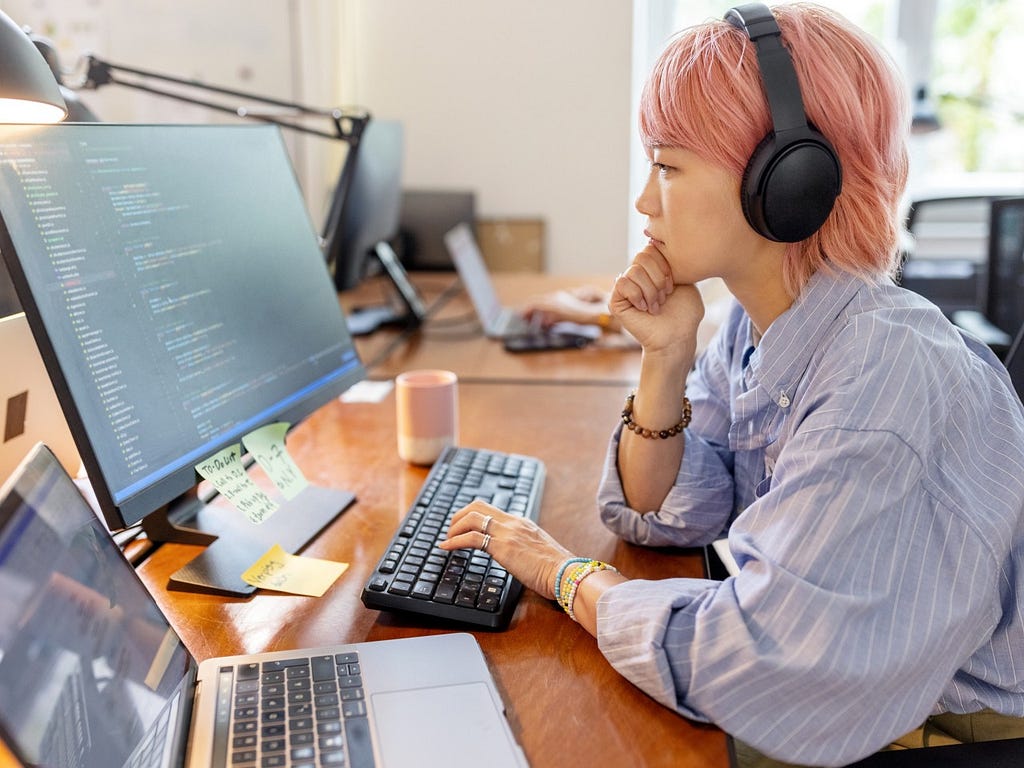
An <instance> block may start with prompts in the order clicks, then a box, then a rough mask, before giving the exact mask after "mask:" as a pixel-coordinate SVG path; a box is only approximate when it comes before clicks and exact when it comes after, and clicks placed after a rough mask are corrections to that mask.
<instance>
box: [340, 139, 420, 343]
mask: <svg viewBox="0 0 1024 768" xmlns="http://www.w3.org/2000/svg"><path fill="white" fill-rule="evenodd" d="M403 146H404V133H403V130H402V124H401V123H399V122H395V121H388V120H370V121H369V122H368V123H367V124H366V127H365V128H364V129H363V132H362V135H361V136H360V139H359V142H358V144H357V145H356V146H355V147H353V148H352V149H351V150H350V151H351V152H353V153H354V154H353V155H352V157H351V158H349V160H348V162H347V163H346V168H345V172H346V173H347V174H351V178H349V179H345V178H344V177H343V178H342V180H341V181H340V182H339V185H338V189H337V191H336V198H335V201H334V202H333V204H332V206H331V211H330V213H329V214H328V222H327V226H326V228H325V229H326V231H325V241H326V244H325V251H326V253H325V256H326V258H327V262H328V264H331V265H332V266H333V269H334V282H335V286H336V287H337V288H338V289H339V290H346V289H349V288H354V287H355V286H357V285H359V283H360V282H362V281H363V280H364V279H365V278H366V277H367V276H368V275H369V274H370V272H371V270H372V269H373V268H374V267H375V266H376V265H378V264H379V266H381V267H383V268H384V270H385V272H386V274H387V276H388V278H389V279H390V280H391V282H392V283H393V284H394V287H395V296H394V298H395V299H397V301H398V303H397V304H391V303H387V304H384V305H373V306H366V307H359V308H357V309H356V310H354V311H353V312H351V313H350V314H349V317H348V324H349V330H350V331H351V332H352V333H353V334H355V335H361V334H364V333H370V332H371V331H373V330H375V329H376V328H378V327H379V326H381V325H392V324H403V325H411V326H415V325H418V324H419V322H420V321H421V320H422V319H423V317H424V316H425V315H426V308H425V306H424V304H423V300H422V299H421V298H420V296H419V293H418V292H417V291H416V289H415V288H414V287H413V286H412V284H411V283H410V282H409V279H408V276H407V275H406V273H405V270H404V268H403V267H402V265H401V263H400V262H399V260H398V257H397V256H396V255H395V252H394V250H393V249H392V247H391V244H390V241H391V240H392V238H394V237H395V236H396V235H397V234H398V222H399V216H400V213H401V206H402V152H403ZM339 195H340V197H339Z"/></svg>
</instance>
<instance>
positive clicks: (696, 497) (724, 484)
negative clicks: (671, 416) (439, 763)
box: [597, 425, 734, 547]
mask: <svg viewBox="0 0 1024 768" xmlns="http://www.w3.org/2000/svg"><path fill="white" fill-rule="evenodd" d="M621 434H622V426H621V425H619V426H618V427H617V428H616V430H615V433H614V434H613V435H612V439H611V440H610V441H609V446H608V454H607V455H606V457H605V464H604V472H603V474H602V477H601V485H600V487H599V489H598V494H597V503H598V508H599V509H600V513H601V520H602V522H603V523H604V524H605V525H606V526H607V527H608V528H609V530H611V531H612V532H614V533H615V534H616V535H617V536H619V537H620V538H622V539H624V540H626V541H628V542H631V543H633V544H644V545H646V546H652V547H665V546H675V547H690V546H696V545H699V544H707V543H709V542H711V541H712V540H714V539H715V538H717V536H718V535H719V534H720V533H721V532H722V531H723V530H724V529H725V527H726V526H727V525H728V522H729V517H730V515H731V514H732V511H733V504H734V502H733V499H734V494H733V487H734V483H733V478H732V474H731V472H730V471H729V470H728V468H727V467H726V466H725V463H724V462H723V460H722V456H721V454H720V453H719V452H718V451H716V450H715V449H714V448H713V447H711V446H710V445H709V444H707V443H706V442H705V441H704V440H703V438H701V437H700V436H698V435H696V434H695V433H691V432H690V431H689V430H687V431H686V449H685V451H684V453H683V460H682V462H681V464H680V467H679V474H678V475H677V477H676V482H675V485H674V486H673V487H672V490H671V491H670V492H669V494H668V496H667V497H666V498H665V501H664V502H663V503H662V505H661V507H660V508H659V509H656V510H648V511H640V510H636V509H633V508H632V507H630V506H629V505H628V504H626V501H625V494H624V493H623V490H622V480H621V479H620V477H619V470H618V453H619V437H620V436H621Z"/></svg>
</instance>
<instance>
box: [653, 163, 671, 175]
mask: <svg viewBox="0 0 1024 768" xmlns="http://www.w3.org/2000/svg"><path fill="white" fill-rule="evenodd" d="M651 168H653V169H654V170H655V171H657V172H658V174H659V175H661V176H664V175H665V174H666V173H668V172H669V171H671V170H672V168H671V166H668V165H665V164H664V163H657V162H652V163H651Z"/></svg>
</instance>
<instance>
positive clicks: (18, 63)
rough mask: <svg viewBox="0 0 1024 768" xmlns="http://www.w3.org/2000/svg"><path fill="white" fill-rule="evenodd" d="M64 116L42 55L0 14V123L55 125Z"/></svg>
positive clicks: (64, 109)
mask: <svg viewBox="0 0 1024 768" xmlns="http://www.w3.org/2000/svg"><path fill="white" fill-rule="evenodd" d="M67 114H68V110H67V106H66V105H65V104H64V99H63V98H62V97H61V94H60V86H58V84H57V80H56V79H55V78H54V76H53V72H51V71H50V67H49V65H48V64H47V63H46V60H45V59H44V58H43V55H42V54H41V53H39V51H38V50H37V49H36V46H35V44H34V43H33V42H32V40H31V38H29V36H28V35H26V34H25V31H24V30H23V29H21V27H19V26H18V25H17V24H15V23H14V22H13V21H12V20H11V19H10V17H9V16H7V15H6V14H4V13H3V11H0V123H57V122H60V121H61V120H63V119H64V118H65V117H66V116H67Z"/></svg>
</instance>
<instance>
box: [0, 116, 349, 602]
mask: <svg viewBox="0 0 1024 768" xmlns="http://www.w3.org/2000/svg"><path fill="white" fill-rule="evenodd" d="M0 251H2V253H3V257H4V259H5V261H6V263H7V266H8V268H9V270H10V273H11V277H12V279H13V281H14V284H15V287H16V288H17V291H18V294H19V297H20V299H21V303H22V305H23V307H24V310H25V313H26V316H27V318H28V321H29V324H30V326H31V328H32V332H33V334H34V336H35V338H36V342H37V344H38V346H39V351H40V353H41V354H42V357H43V360H44V362H45V364H46V367H47V370H48V371H49V374H50V377H51V379H52V380H53V384H54V389H55V390H56V392H57V395H58V397H59V399H60V402H61V405H62V408H63V410H64V412H65V416H66V418H67V421H68V425H69V427H70V428H71V431H72V433H73V434H74V436H75V440H76V443H77V445H78V449H79V452H80V454H81V457H82V461H83V463H84V465H85V468H86V471H87V473H88V477H89V481H90V483H91V485H92V488H93V490H94V492H95V496H96V499H97V503H98V506H99V509H100V511H101V513H102V516H103V517H104V519H105V520H106V523H107V524H108V526H109V527H110V528H111V529H113V530H118V529H122V528H125V527H128V526H133V525H135V524H138V523H140V522H141V523H143V524H144V525H145V526H146V530H147V531H148V532H149V534H150V535H151V536H152V537H155V538H169V539H174V538H181V539H182V540H192V541H197V542H211V541H212V544H211V545H210V546H209V547H207V549H206V551H205V552H204V553H203V554H202V555H201V559H199V560H198V561H194V563H193V564H190V567H189V569H188V570H187V572H185V573H182V574H180V581H181V582H182V583H184V584H191V585H201V586H206V587H213V588H215V589H222V590H225V591H229V592H241V593H245V592H249V591H251V588H250V587H248V585H246V584H244V582H242V581H241V579H240V575H241V573H242V572H243V571H244V570H245V568H246V567H248V565H251V564H252V563H253V562H254V561H255V559H256V558H257V557H259V555H261V554H262V553H263V551H265V550H266V549H267V548H269V546H270V544H272V543H281V544H282V546H284V547H285V548H286V549H289V550H291V551H295V550H297V549H299V548H301V547H302V546H303V545H304V544H305V543H306V542H307V541H308V540H309V538H311V537H312V536H313V535H315V534H316V533H317V532H318V531H319V530H320V529H321V528H322V527H323V526H324V525H326V524H327V523H328V522H329V521H330V520H332V519H333V518H334V517H335V516H336V515H337V514H338V513H339V512H340V511H341V510H342V509H343V508H344V507H345V506H347V505H348V504H349V503H351V501H352V499H353V496H352V494H350V493H348V492H347V491H343V490H340V489H330V488H323V487H319V486H315V485H309V486H308V487H307V488H306V489H305V490H303V491H302V493H301V494H299V495H298V496H297V497H295V498H294V499H293V500H292V501H283V500H282V501H281V504H280V508H279V509H278V511H277V512H276V513H274V514H273V515H272V516H270V517H268V518H267V520H266V521H264V522H262V523H261V524H259V525H256V524H253V523H251V522H250V521H249V520H248V519H246V518H245V516H244V515H242V514H236V510H233V509H231V508H230V507H227V506H226V505H223V504H220V503H218V504H217V505H214V504H197V505H196V506H195V508H194V509H192V510H190V511H189V512H187V513H180V514H182V515H184V516H188V517H193V516H194V518H195V519H194V521H192V526H193V527H190V528H185V529H178V528H176V527H175V526H174V525H171V524H169V523H168V520H167V514H170V515H171V522H172V523H173V522H174V520H175V519H176V516H177V515H178V514H179V513H178V512H175V511H173V510H172V511H171V512H170V513H168V509H169V506H168V505H171V504H172V503H173V502H175V500H178V499H180V498H186V499H191V498H194V497H195V495H196V491H195V489H196V487H197V485H198V483H199V480H200V476H199V474H198V472H197V469H196V467H197V465H199V464H200V462H203V461H205V460H207V459H208V458H210V457H212V456H214V455H215V454H217V453H218V452H219V451H221V450H222V449H224V448H226V447H228V446H232V445H235V444H237V443H238V442H239V440H240V438H242V437H243V436H244V435H246V434H248V433H250V432H251V431H253V430H255V429H257V428H259V427H261V426H264V425H267V424H270V423H277V422H285V423H288V424H292V425H294V424H296V423H298V422H299V421H301V420H302V419H303V418H304V417H306V416H307V415H308V414H310V413H311V412H312V411H313V410H315V409H317V408H319V407H320V406H321V405H323V404H324V403H327V402H328V401H330V400H332V399H334V398H336V397H337V396H338V395H340V394H341V393H342V392H344V391H345V390H346V389H347V388H348V387H349V386H351V385H352V384H353V383H355V382H356V381H358V380H360V379H361V378H363V377H364V375H365V372H364V369H363V366H362V364H361V362H360V360H359V357H358V355H357V354H356V351H355V349H354V347H353V344H352V339H351V337H350V335H349V333H348V330H347V328H346V325H345V320H344V316H343V314H342V312H341V308H340V306H339V304H338V298H337V294H336V292H335V290H334V286H333V285H332V282H331V279H330V275H329V273H328V270H327V266H326V264H325V263H324V260H323V256H322V252H321V250H320V247H319V243H318V240H317V236H316V233H315V232H314V230H313V227H312V225H311V222H310V220H309V216H308V213H307V211H306V208H305V204H304V202H303V199H302V196H301V194H300V192H299V188H298V184H297V182H296V179H295V176H294V173H293V171H292V167H291V164H290V162H289V160H288V156H287V154H286V152H285V149H284V145H283V142H282V140H281V136H280V131H279V129H278V128H277V127H274V126H269V125H112V124H102V123H91V124H61V125H53V126H0ZM193 513H194V515H193ZM194 529H195V530H198V533H194ZM268 542H269V543H268ZM261 547H262V549H261ZM246 561H247V564H246ZM239 568H240V569H239Z"/></svg>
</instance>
